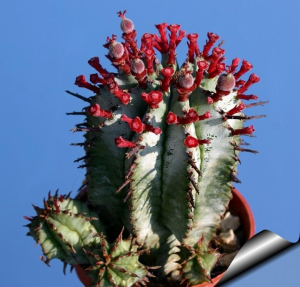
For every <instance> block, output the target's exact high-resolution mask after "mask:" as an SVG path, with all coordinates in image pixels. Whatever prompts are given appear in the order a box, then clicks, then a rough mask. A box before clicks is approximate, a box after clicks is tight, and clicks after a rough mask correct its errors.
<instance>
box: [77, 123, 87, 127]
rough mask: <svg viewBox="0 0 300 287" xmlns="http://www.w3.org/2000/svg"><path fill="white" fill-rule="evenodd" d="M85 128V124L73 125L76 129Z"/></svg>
mask: <svg viewBox="0 0 300 287" xmlns="http://www.w3.org/2000/svg"><path fill="white" fill-rule="evenodd" d="M87 126H88V124H87V123H80V124H77V125H75V127H77V128H82V127H87Z"/></svg>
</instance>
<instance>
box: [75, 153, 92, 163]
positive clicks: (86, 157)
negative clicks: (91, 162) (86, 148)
mask: <svg viewBox="0 0 300 287" xmlns="http://www.w3.org/2000/svg"><path fill="white" fill-rule="evenodd" d="M88 158H90V155H89V154H87V155H85V156H83V157H79V158H78V159H75V160H74V162H80V161H81V160H85V159H88Z"/></svg>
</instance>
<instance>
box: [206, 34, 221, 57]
mask: <svg viewBox="0 0 300 287" xmlns="http://www.w3.org/2000/svg"><path fill="white" fill-rule="evenodd" d="M207 37H208V42H206V44H205V45H204V48H203V52H202V56H203V57H204V58H205V57H207V55H208V52H209V50H210V49H211V47H212V46H213V45H214V44H215V43H216V42H217V41H218V40H219V38H220V37H219V36H218V35H217V34H214V33H211V32H208V33H207Z"/></svg>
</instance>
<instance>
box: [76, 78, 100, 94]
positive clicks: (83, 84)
mask: <svg viewBox="0 0 300 287" xmlns="http://www.w3.org/2000/svg"><path fill="white" fill-rule="evenodd" d="M75 85H77V86H78V87H80V88H86V89H89V90H91V91H93V92H95V93H99V88H98V87H96V86H93V85H92V84H90V83H88V82H87V81H86V79H85V76H84V75H80V76H78V77H76V80H75Z"/></svg>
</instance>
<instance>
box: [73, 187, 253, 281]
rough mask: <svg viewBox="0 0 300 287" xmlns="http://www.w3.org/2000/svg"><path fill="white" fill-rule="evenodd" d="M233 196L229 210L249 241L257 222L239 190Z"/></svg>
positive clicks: (78, 269)
mask: <svg viewBox="0 0 300 287" xmlns="http://www.w3.org/2000/svg"><path fill="white" fill-rule="evenodd" d="M232 195H233V197H232V200H231V201H230V203H229V209H230V210H231V211H232V212H233V214H234V215H236V216H238V217H239V218H240V220H241V224H242V228H243V231H244V237H245V241H247V240H249V239H250V238H251V237H252V236H254V234H255V222H254V217H253V213H252V211H251V209H250V206H249V204H248V202H247V201H246V199H245V198H244V197H243V196H242V195H241V193H240V192H239V191H238V190H236V189H233V190H232ZM75 270H76V272H77V275H78V278H79V280H80V281H81V282H82V283H83V285H84V286H86V287H89V286H90V285H89V283H90V278H89V277H87V276H86V275H85V272H84V270H83V269H82V268H81V267H80V265H76V266H75ZM224 273H225V272H223V273H222V274H220V275H218V276H217V277H215V278H213V279H212V283H202V284H199V285H195V286H194V287H213V286H215V285H216V284H217V283H218V282H219V281H220V280H221V278H222V276H223V275H224Z"/></svg>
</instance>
